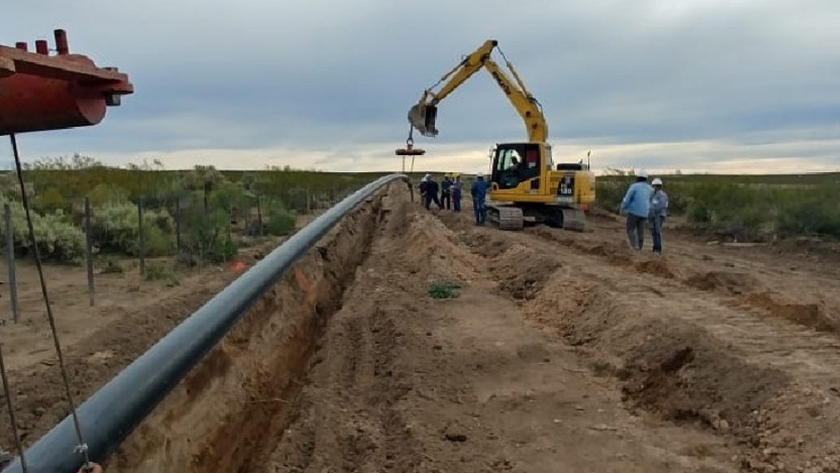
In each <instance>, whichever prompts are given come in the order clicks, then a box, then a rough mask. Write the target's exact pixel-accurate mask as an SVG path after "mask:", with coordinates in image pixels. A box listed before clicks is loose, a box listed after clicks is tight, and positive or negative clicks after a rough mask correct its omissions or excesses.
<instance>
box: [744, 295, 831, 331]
mask: <svg viewBox="0 0 840 473" xmlns="http://www.w3.org/2000/svg"><path fill="white" fill-rule="evenodd" d="M743 300H744V303H745V304H747V305H750V306H752V307H757V308H759V309H763V310H765V311H767V312H768V313H769V314H770V315H771V316H773V317H779V318H783V319H787V320H790V321H792V322H795V323H797V324H799V325H803V326H805V327H809V328H813V329H815V330H818V331H820V332H840V321H838V320H835V319H834V318H832V317H831V316H830V315H829V314H827V313H826V311H825V309H824V308H823V307H821V306H820V305H818V304H815V303H810V304H791V303H786V302H779V301H777V300H776V299H775V298H774V297H773V296H772V295H771V294H770V293H769V292H760V293H753V294H749V295H748V296H746V297H744V299H743Z"/></svg>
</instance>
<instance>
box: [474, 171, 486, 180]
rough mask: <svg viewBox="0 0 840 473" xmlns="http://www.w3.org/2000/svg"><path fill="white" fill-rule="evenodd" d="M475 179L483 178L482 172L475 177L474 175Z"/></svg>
mask: <svg viewBox="0 0 840 473" xmlns="http://www.w3.org/2000/svg"><path fill="white" fill-rule="evenodd" d="M475 177H477V178H479V179H481V178H483V177H484V173H483V172H480V173H478V174H476V175H475Z"/></svg>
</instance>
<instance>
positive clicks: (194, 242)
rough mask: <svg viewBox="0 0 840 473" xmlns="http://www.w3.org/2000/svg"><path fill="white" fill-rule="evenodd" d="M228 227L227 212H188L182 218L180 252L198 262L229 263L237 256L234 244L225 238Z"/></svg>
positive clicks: (228, 218) (217, 210)
mask: <svg viewBox="0 0 840 473" xmlns="http://www.w3.org/2000/svg"><path fill="white" fill-rule="evenodd" d="M229 225H230V217H229V215H228V211H227V210H223V209H216V210H212V209H211V210H210V212H206V213H205V212H190V213H189V214H188V215H187V216H185V218H184V225H183V227H182V228H183V229H184V230H185V231H184V234H183V236H182V237H181V251H182V252H183V253H184V255H186V256H189V257H191V258H193V259H197V260H200V261H210V262H220V261H229V260H230V259H232V258H233V257H234V256H236V254H237V246H236V244H235V243H234V242H233V241H231V240H229V239H228V238H227V230H228V227H229Z"/></svg>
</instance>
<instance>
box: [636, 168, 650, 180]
mask: <svg viewBox="0 0 840 473" xmlns="http://www.w3.org/2000/svg"><path fill="white" fill-rule="evenodd" d="M636 176H638V177H643V178H645V179H647V177H648V173H647V171H645V170H644V169H641V170H639V173H638V174H636Z"/></svg>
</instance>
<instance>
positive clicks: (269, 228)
mask: <svg viewBox="0 0 840 473" xmlns="http://www.w3.org/2000/svg"><path fill="white" fill-rule="evenodd" d="M265 212H266V217H268V219H267V220H268V221H267V222H266V224H265V231H266V233H268V234H269V235H274V236H284V235H289V234H290V233H292V232H293V231H294V230H295V225H297V217H295V216H294V215H293V214H292V213H291V212H289V211H288V210H286V207H285V206H284V205H283V202H281V201H280V200H279V199H273V200H271V201H270V202H268V203H267V204H266V208H265Z"/></svg>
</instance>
